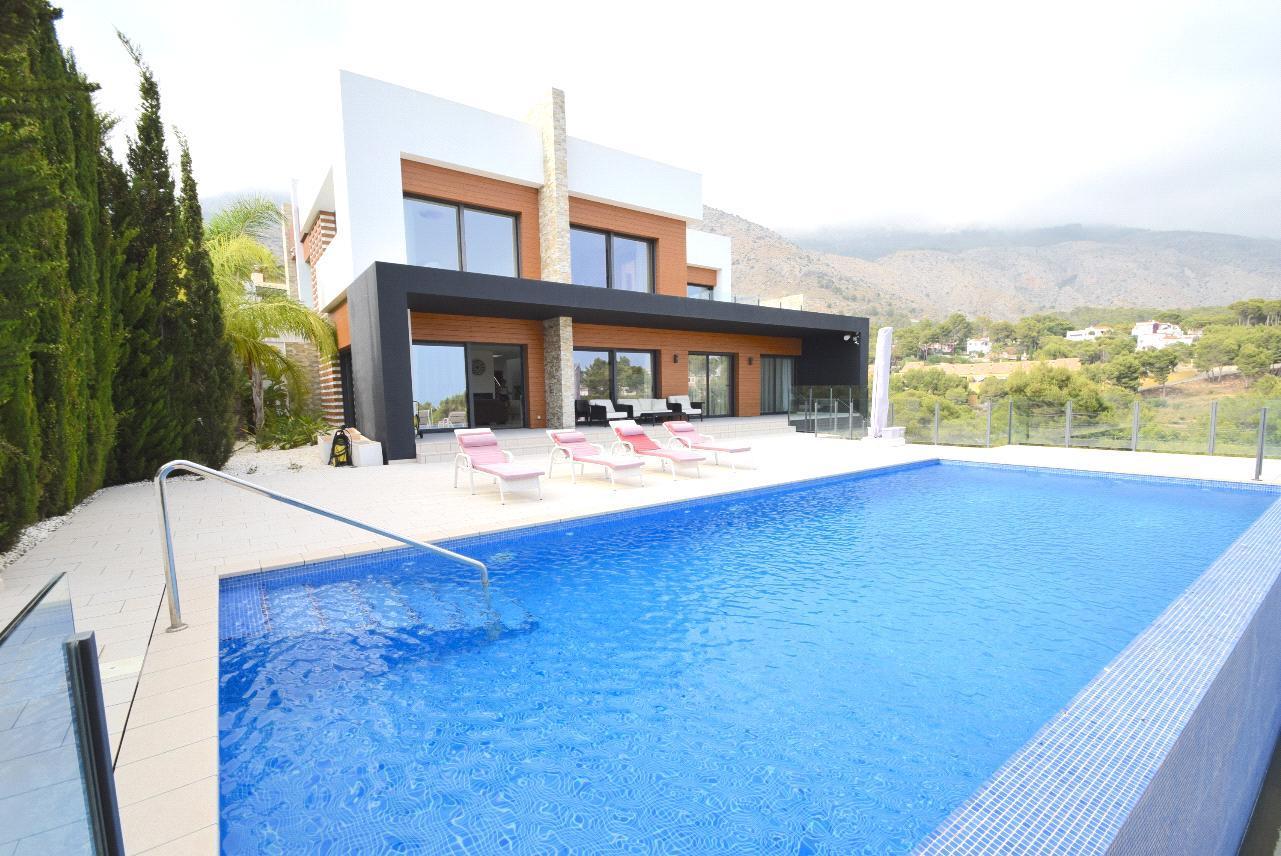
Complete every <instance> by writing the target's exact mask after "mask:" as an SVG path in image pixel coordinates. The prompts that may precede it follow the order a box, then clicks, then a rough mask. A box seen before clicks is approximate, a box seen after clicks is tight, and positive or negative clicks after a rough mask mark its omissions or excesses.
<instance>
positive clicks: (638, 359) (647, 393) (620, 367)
mask: <svg viewBox="0 0 1281 856" xmlns="http://www.w3.org/2000/svg"><path fill="white" fill-rule="evenodd" d="M614 388H615V390H617V392H618V397H619V398H653V397H654V355H653V354H652V353H650V352H649V351H617V352H615V354H614Z"/></svg>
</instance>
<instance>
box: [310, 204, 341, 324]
mask: <svg viewBox="0 0 1281 856" xmlns="http://www.w3.org/2000/svg"><path fill="white" fill-rule="evenodd" d="M336 234H338V221H337V219H336V218H335V217H334V212H332V211H321V212H319V213H318V214H316V222H314V223H312V224H311V230H310V231H309V232H307V234H305V235H303V236H302V254H303V261H305V262H307V265H308V267H310V268H311V303H312V306H315V307H316V309H317V310H319V309H321V308H322V307H321V305H320V285H319V283H318V282H317V281H316V262H318V261H319V260H320V257H321V256H323V255H324V254H325V248H326V247H328V246H329V244H330V243H331V242H332V241H333V239H334V235H336Z"/></svg>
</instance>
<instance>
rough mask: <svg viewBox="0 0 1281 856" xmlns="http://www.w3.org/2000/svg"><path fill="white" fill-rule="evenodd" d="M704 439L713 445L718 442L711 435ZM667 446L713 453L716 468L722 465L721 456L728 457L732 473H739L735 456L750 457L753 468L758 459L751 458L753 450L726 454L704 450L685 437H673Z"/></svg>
mask: <svg viewBox="0 0 1281 856" xmlns="http://www.w3.org/2000/svg"><path fill="white" fill-rule="evenodd" d="M703 439H704V440H706V441H708V442H712V443H714V442H715V441H716V438H715V437H713V436H712V435H710V434H704V435H703ZM667 445H668V447H670V448H673V449H675V448H677V447H678V446H679V447H680V448H682V449H689V450H690V451H691V452H711V453H712V463H713V464H715V465H716V466H718V467H719V466H720V465H721V455H728V456H729V469H730V472H737V467H735V466H734V456H735V455H748V456H749V458H748V460H750V461H751V463H752V466H753V467H755V466H756V459H755V458H752V457H750V456H751V454H752V450H751V449H745V450H743V451H742V452H726V451H721V450H719V449H704V448H703V447H701V446H695V445H693V444H691V443H689V442H687V441H686V440H685V438H684V437H675V436H673V437H671V438H670V439H669V440H668V441H667Z"/></svg>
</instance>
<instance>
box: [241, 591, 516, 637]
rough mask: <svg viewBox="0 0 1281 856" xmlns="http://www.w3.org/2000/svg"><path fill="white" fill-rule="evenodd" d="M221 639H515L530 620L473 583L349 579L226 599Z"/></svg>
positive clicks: (505, 600) (512, 603) (245, 593)
mask: <svg viewBox="0 0 1281 856" xmlns="http://www.w3.org/2000/svg"><path fill="white" fill-rule="evenodd" d="M224 598H225V599H226V600H227V601H228V602H224V607H225V608H224V609H223V610H222V623H223V626H222V628H221V630H222V636H223V638H229V637H235V636H241V637H243V636H261V635H270V636H275V637H295V636H304V635H307V634H313V633H361V632H364V631H366V630H371V629H374V630H376V629H382V630H412V631H414V632H415V633H420V634H421V633H422V632H424V631H426V632H427V633H429V634H430V633H442V632H449V633H456V632H458V631H470V630H479V629H485V630H488V631H497V632H502V631H520V630H527V629H530V628H532V627H533V626H534V624H535V623H536V622H535V619H534V616H533V615H531V614H530V613H529V611H528V610H526V609H525V608H524V607H523V606H521V605H520V604H519V603H517V602H516V601H514V600H512V599H511V598H509V597H506V596H505V595H502V594H499V593H497V592H494V591H493V590H492V589H491V590H489V591H485V590H484V589H481V588H480V587H479V586H477V585H476V584H475V583H471V582H450V581H439V580H428V579H425V578H408V579H401V580H397V581H394V582H393V581H391V580H387V579H371V578H363V579H355V580H351V579H347V580H333V581H330V582H299V583H297V584H293V585H288V586H278V587H271V588H268V587H266V586H256V587H255V588H254V589H250V590H248V591H241V592H236V593H235V594H234V595H231V596H230V598H234V599H235V601H236V602H235V603H234V604H233V603H231V602H229V601H230V598H227V596H226V595H224Z"/></svg>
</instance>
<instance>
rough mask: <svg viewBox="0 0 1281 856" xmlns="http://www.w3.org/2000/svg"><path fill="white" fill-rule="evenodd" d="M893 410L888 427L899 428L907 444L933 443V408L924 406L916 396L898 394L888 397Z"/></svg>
mask: <svg viewBox="0 0 1281 856" xmlns="http://www.w3.org/2000/svg"><path fill="white" fill-rule="evenodd" d="M890 406H891V407H892V408H893V411H894V412H893V413H892V414H891V417H892V418H891V419H890V425H893V426H901V427H902V428H903V429H904V436H905V437H906V438H907V442H909V443H933V442H934V406H933V405H929V406H928V407H927V406H926V404H925V402H924V401H922V400H921V399H920V398H918V397H917V396H914V395H911V394H908V393H899V394H897V395H892V396H890Z"/></svg>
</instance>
